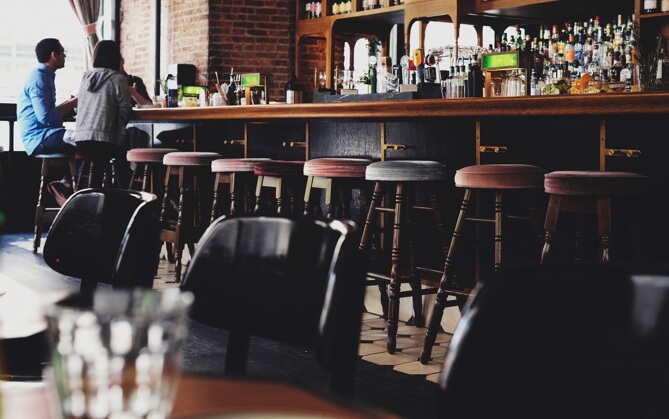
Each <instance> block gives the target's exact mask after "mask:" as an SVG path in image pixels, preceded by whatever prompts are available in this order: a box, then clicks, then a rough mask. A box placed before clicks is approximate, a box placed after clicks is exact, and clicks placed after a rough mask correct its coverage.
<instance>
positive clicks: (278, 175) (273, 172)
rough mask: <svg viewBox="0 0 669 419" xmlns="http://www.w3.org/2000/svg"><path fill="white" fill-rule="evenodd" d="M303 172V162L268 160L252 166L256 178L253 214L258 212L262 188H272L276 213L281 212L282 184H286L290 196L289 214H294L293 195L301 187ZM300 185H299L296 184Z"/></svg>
mask: <svg viewBox="0 0 669 419" xmlns="http://www.w3.org/2000/svg"><path fill="white" fill-rule="evenodd" d="M303 170H304V162H303V161H294V160H268V161H262V162H258V163H256V164H255V165H254V166H253V173H254V174H255V175H256V176H258V182H257V184H256V204H255V207H254V209H253V212H254V213H259V212H260V203H261V197H260V195H261V193H262V188H264V187H265V188H273V189H274V199H275V202H276V213H277V214H281V213H282V212H283V192H284V191H283V184H284V183H286V186H287V189H288V193H289V195H290V210H289V212H290V213H296V212H297V210H296V208H295V195H296V194H297V193H298V191H297V188H298V187H299V188H300V189H301V188H302V187H303V185H304V184H303V183H302V172H303ZM298 181H299V183H302V184H301V185H300V184H299V183H298Z"/></svg>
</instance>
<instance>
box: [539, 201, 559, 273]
mask: <svg viewBox="0 0 669 419" xmlns="http://www.w3.org/2000/svg"><path fill="white" fill-rule="evenodd" d="M561 203H562V198H561V197H559V196H558V195H551V196H550V199H549V200H548V208H547V209H546V221H545V222H544V230H545V231H546V234H545V237H544V248H543V249H542V251H541V263H545V262H546V260H547V259H548V258H549V257H550V253H551V244H552V240H553V234H554V233H555V227H556V226H557V222H558V216H559V215H560V204H561Z"/></svg>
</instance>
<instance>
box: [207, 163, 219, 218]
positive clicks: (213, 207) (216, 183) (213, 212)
mask: <svg viewBox="0 0 669 419" xmlns="http://www.w3.org/2000/svg"><path fill="white" fill-rule="evenodd" d="M220 180H221V174H220V173H216V176H215V177H214V198H213V199H212V201H211V217H210V218H209V224H211V223H213V222H214V220H215V219H216V215H217V212H218V208H217V206H218V187H219V186H220Z"/></svg>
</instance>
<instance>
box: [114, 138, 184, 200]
mask: <svg viewBox="0 0 669 419" xmlns="http://www.w3.org/2000/svg"><path fill="white" fill-rule="evenodd" d="M177 151H179V150H177V149H176V148H133V149H131V150H128V153H127V155H126V158H127V160H128V162H130V163H135V169H134V170H133V171H132V176H131V177H130V185H129V186H128V188H129V189H137V190H140V191H144V192H151V193H152V194H155V195H157V196H158V199H162V197H163V194H162V189H163V183H164V181H165V180H164V178H163V157H165V154H168V153H174V152H177ZM137 184H139V187H136V185H137Z"/></svg>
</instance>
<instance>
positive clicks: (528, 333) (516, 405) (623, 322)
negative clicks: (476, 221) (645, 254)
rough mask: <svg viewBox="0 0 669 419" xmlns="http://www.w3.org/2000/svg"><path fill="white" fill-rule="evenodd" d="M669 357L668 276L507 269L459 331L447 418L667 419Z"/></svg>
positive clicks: (614, 269)
mask: <svg viewBox="0 0 669 419" xmlns="http://www.w3.org/2000/svg"><path fill="white" fill-rule="evenodd" d="M667 353H669V275H668V273H667V272H666V271H664V270H663V271H659V272H658V271H657V270H655V269H648V270H647V271H644V270H641V269H636V268H635V269H633V270H632V269H629V268H627V267H625V266H621V265H606V264H599V266H594V264H593V265H586V266H584V265H574V264H571V266H534V267H526V268H522V269H520V268H518V269H509V270H503V271H501V272H499V273H498V274H497V275H496V277H495V278H494V280H489V281H483V282H482V283H480V284H479V287H478V289H477V291H476V293H475V294H474V296H473V298H471V299H470V300H469V301H468V303H467V307H466V308H465V312H464V314H463V317H462V320H461V321H460V323H459V325H458V327H457V328H456V330H455V334H454V336H453V340H452V344H451V347H450V350H449V353H448V355H447V356H446V361H445V368H444V371H443V373H442V376H441V379H440V385H441V389H442V390H443V394H441V396H440V404H441V406H440V408H439V412H440V413H439V417H444V418H463V417H466V418H491V417H496V418H632V417H635V418H660V417H666V415H667V412H668V411H669V398H667V397H666V395H667V394H669V357H667Z"/></svg>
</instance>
